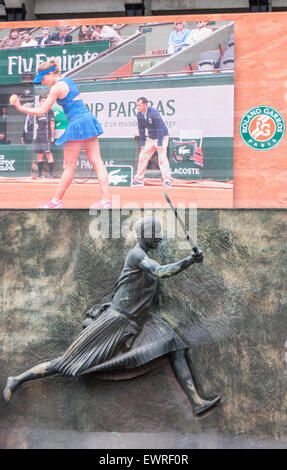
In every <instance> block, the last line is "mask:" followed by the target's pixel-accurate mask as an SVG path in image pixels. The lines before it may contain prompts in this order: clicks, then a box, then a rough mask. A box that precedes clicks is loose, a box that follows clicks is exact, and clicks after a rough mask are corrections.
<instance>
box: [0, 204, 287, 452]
mask: <svg viewBox="0 0 287 470" xmlns="http://www.w3.org/2000/svg"><path fill="white" fill-rule="evenodd" d="M108 212H110V211H106V214H108ZM128 215H130V216H132V215H133V213H132V212H130V214H125V215H123V213H121V214H120V213H119V212H117V211H113V212H111V214H109V217H114V218H117V217H118V218H117V221H118V222H119V221H121V222H123V221H125V222H127V221H128V220H129V219H128ZM157 215H158V217H162V216H163V221H164V226H166V225H165V223H166V222H167V221H169V224H170V221H171V218H170V214H168V215H167V213H166V212H165V213H158V214H157ZM98 221H99V219H96V218H95V216H91V215H89V212H88V211H85V210H79V211H77V210H71V211H65V210H62V211H1V212H0V228H1V244H0V266H1V270H0V275H1V283H0V289H1V297H0V302H1V311H0V370H1V378H0V386H1V389H3V388H4V386H5V383H6V378H7V376H8V375H15V374H19V373H20V372H22V371H24V370H26V369H27V368H30V367H31V366H33V365H35V364H37V363H39V362H42V361H43V360H46V359H51V358H53V357H55V356H57V355H59V354H60V352H62V351H63V350H64V349H65V348H66V347H67V346H68V345H69V344H70V343H71V341H72V339H73V338H74V337H75V336H76V335H77V334H78V333H79V332H80V331H81V322H82V320H83V318H84V312H85V311H86V310H87V308H89V307H90V306H91V305H92V304H93V303H100V302H103V301H105V300H107V299H108V298H109V293H110V292H111V290H112V286H113V283H114V281H115V280H116V279H117V276H118V274H119V272H120V270H121V268H122V264H123V260H124V257H125V253H126V252H127V250H128V249H129V246H131V245H132V244H133V243H134V241H133V240H132V234H131V233H128V235H127V236H121V238H115V239H111V238H103V236H102V235H100V236H98V237H97V236H96V235H97V232H96V229H97V228H99V227H98V225H97V222H98ZM110 222H111V220H110ZM286 223H287V213H286V211H284V210H282V211H280V210H272V211H269V210H266V211H265V210H200V211H198V246H199V247H200V248H201V249H203V250H204V254H205V259H204V263H203V264H202V265H194V266H191V267H190V268H189V269H187V270H186V271H184V272H183V273H181V274H180V275H178V276H176V277H174V278H171V279H166V280H161V281H160V288H159V292H158V300H157V302H156V303H155V305H154V306H153V308H154V309H155V311H157V313H158V314H159V315H161V316H162V317H163V318H164V319H165V320H166V321H168V322H169V323H170V325H171V326H172V327H173V328H174V329H175V330H176V331H177V333H178V334H179V335H180V336H181V337H182V338H183V339H184V340H185V341H186V342H188V344H189V346H190V350H189V355H190V358H191V359H192V361H193V363H194V365H195V368H196V371H197V380H198V381H199V383H200V387H201V389H202V390H203V393H204V394H205V396H207V397H210V396H212V395H214V394H221V395H222V403H221V404H220V405H219V406H218V407H217V408H216V409H214V410H213V411H212V412H210V413H209V414H208V415H207V416H205V417H204V418H200V419H198V418H195V417H194V416H193V414H192V409H191V406H190V404H189V402H188V401H187V399H186V397H185V395H184V394H183V392H182V391H181V389H180V388H179V387H178V385H177V382H176V380H175V378H174V376H173V374H172V371H171V368H170V365H169V362H168V359H165V358H164V359H162V360H161V361H159V363H156V364H154V367H153V368H151V370H150V371H149V372H148V373H147V374H145V375H141V376H138V377H134V378H132V379H126V377H120V376H112V377H110V379H113V380H103V377H98V376H87V377H82V378H80V377H78V378H71V377H61V376H56V377H49V378H46V379H40V380H37V381H34V382H30V383H26V384H24V385H23V386H22V387H20V388H19V390H17V391H16V393H15V395H14V396H13V398H12V401H11V403H10V404H9V405H5V403H4V401H3V400H2V399H1V402H0V448H57V447H58V448H75V447H80V448H129V447H139V448H164V447H167V448H171V447H173V448H198V447H199V448H212V447H218V448H224V447H261V446H265V447H284V446H285V447H286V440H287V420H286V405H287V400H286V382H287V363H286V361H285V353H286V351H285V344H287V343H286V340H287V319H286V318H287V317H286V313H287V294H286V262H287V242H286ZM119 227H120V226H119ZM126 227H127V224H126ZM116 233H117V232H116V231H114V235H115V234H116ZM188 253H189V249H188V248H187V246H186V244H183V242H182V239H181V238H180V232H179V233H178V235H177V238H176V239H175V240H172V239H163V241H162V243H161V245H160V246H159V248H158V249H157V250H155V251H154V252H153V254H152V256H153V257H154V258H155V259H156V260H157V261H159V262H160V263H161V264H164V263H168V262H172V261H174V260H177V259H180V258H182V257H184V256H186V255H187V254H188ZM120 378H122V379H126V380H118V379H120Z"/></svg>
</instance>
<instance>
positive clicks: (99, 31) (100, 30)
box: [92, 24, 123, 46]
mask: <svg viewBox="0 0 287 470" xmlns="http://www.w3.org/2000/svg"><path fill="white" fill-rule="evenodd" d="M92 39H95V40H96V41H98V40H106V41H112V45H113V46H117V45H118V44H120V43H121V42H122V41H123V38H122V37H121V36H120V35H119V33H117V32H116V31H115V30H114V29H113V28H111V27H110V26H108V25H106V24H105V25H103V24H97V25H95V30H94V32H93V35H92Z"/></svg>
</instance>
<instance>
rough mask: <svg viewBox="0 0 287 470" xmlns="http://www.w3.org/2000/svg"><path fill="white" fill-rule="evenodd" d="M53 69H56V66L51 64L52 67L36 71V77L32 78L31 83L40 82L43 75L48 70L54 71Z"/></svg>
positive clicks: (48, 71)
mask: <svg viewBox="0 0 287 470" xmlns="http://www.w3.org/2000/svg"><path fill="white" fill-rule="evenodd" d="M54 70H56V66H55V65H53V67H50V68H49V69H47V70H42V71H41V72H38V73H37V75H36V77H35V78H34V80H33V83H41V81H42V80H43V78H44V77H45V75H47V74H48V73H50V72H54Z"/></svg>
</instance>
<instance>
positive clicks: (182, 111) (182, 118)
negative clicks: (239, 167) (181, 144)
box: [82, 78, 234, 138]
mask: <svg viewBox="0 0 287 470" xmlns="http://www.w3.org/2000/svg"><path fill="white" fill-rule="evenodd" d="M232 81H233V80H232ZM178 83H179V85H178V87H176V88H173V87H172V86H171V83H170V82H168V81H166V88H163V87H160V88H151V89H145V90H143V89H141V88H139V89H137V90H119V91H116V90H114V91H112V92H111V91H99V86H96V87H95V86H94V87H93V88H94V90H95V91H90V92H88V93H87V92H83V93H82V96H83V99H84V101H85V103H86V104H87V105H88V107H89V108H90V110H91V111H92V112H93V113H94V114H95V116H96V117H97V119H98V120H99V121H100V123H101V125H102V127H103V130H104V133H103V137H114V138H118V137H121V138H122V137H134V136H135V135H137V134H138V121H137V114H138V112H137V100H138V99H139V98H140V97H141V95H140V94H143V93H144V94H145V95H146V98H147V100H148V104H149V106H150V107H153V108H154V109H156V110H157V111H158V112H159V114H160V115H161V117H162V119H163V122H164V123H165V125H166V126H167V128H168V131H169V136H170V137H179V136H180V134H181V133H182V131H184V130H186V131H190V134H192V132H195V133H196V132H197V131H201V132H202V137H215V138H221V137H231V138H232V137H233V127H234V126H233V106H234V99H233V95H234V93H233V91H234V87H233V83H231V80H230V79H228V78H226V79H225V82H224V83H223V84H222V86H220V82H219V83H218V81H216V80H214V82H213V83H214V84H213V85H209V86H204V83H201V86H190V87H188V88H186V87H181V86H180V81H178ZM91 89H92V85H91Z"/></svg>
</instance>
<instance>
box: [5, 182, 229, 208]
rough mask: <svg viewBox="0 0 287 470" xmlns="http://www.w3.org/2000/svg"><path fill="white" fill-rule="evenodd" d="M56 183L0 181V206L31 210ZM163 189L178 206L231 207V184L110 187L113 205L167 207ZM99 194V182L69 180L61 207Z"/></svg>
mask: <svg viewBox="0 0 287 470" xmlns="http://www.w3.org/2000/svg"><path fill="white" fill-rule="evenodd" d="M57 184H58V181H57V180H54V181H53V182H46V181H43V182H42V181H39V180H28V181H27V180H26V181H18V180H17V179H14V180H13V181H11V180H5V181H0V208H1V209H35V208H37V207H38V206H40V205H43V204H45V203H46V202H47V201H48V200H50V199H51V198H52V197H53V196H54V193H55V189H56V187H57ZM155 184H156V183H155ZM183 184H184V183H183ZM164 191H165V192H166V193H167V194H168V195H169V196H170V199H171V200H172V202H173V204H174V206H178V207H182V208H184V207H186V208H188V207H189V206H190V205H193V204H195V205H196V206H197V207H199V208H232V207H233V187H232V184H230V183H215V182H204V181H200V182H196V183H195V182H194V183H192V184H190V185H188V183H187V184H186V186H183V187H180V186H173V187H171V188H164V187H162V186H161V184H158V185H155V186H150V185H146V186H144V187H134V188H133V187H132V188H130V187H115V186H114V187H111V195H112V202H113V208H133V209H134V208H149V207H151V208H168V207H169V206H168V204H167V202H166V200H165V199H164V196H163V192H164ZM100 196H101V195H100V188H99V185H98V184H97V183H95V182H87V183H83V184H77V183H72V185H71V186H70V188H69V189H68V191H67V193H66V194H65V197H64V200H63V205H64V208H65V209H88V208H89V207H90V206H91V205H92V204H93V203H94V202H95V201H98V200H99V199H100V198H101V197H100Z"/></svg>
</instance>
